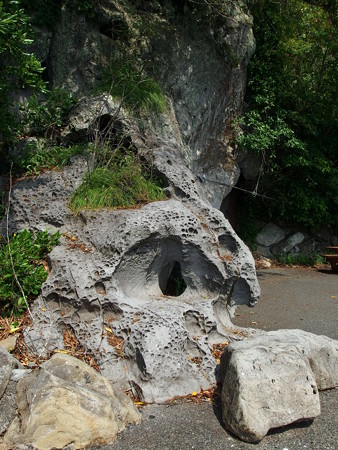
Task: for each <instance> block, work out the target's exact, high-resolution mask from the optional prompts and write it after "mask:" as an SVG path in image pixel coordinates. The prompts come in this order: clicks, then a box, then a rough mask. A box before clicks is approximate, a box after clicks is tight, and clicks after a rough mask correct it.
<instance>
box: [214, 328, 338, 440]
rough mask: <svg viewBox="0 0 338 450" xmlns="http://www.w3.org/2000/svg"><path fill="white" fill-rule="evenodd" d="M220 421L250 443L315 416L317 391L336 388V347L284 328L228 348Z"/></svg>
mask: <svg viewBox="0 0 338 450" xmlns="http://www.w3.org/2000/svg"><path fill="white" fill-rule="evenodd" d="M221 378H222V379H223V380H224V382H223V388H222V417H223V422H224V424H225V426H226V427H227V428H228V429H229V430H230V431H232V432H233V433H235V434H236V435H237V436H239V437H240V438H241V439H243V440H244V441H247V442H258V441H260V440H261V439H262V438H263V437H264V436H265V435H266V433H267V432H268V431H269V429H271V428H276V427H281V426H284V425H287V424H290V423H293V422H296V421H300V420H308V419H312V418H315V417H316V416H318V415H319V414H320V402H319V394H318V391H319V390H320V389H329V388H333V387H336V386H337V385H338V343H337V341H334V340H332V339H329V338H327V337H325V336H315V335H313V334H311V333H307V332H304V331H301V330H280V331H274V332H269V333H266V334H264V335H261V336H257V337H254V338H252V339H247V340H245V341H242V342H235V343H232V344H230V345H229V346H228V347H227V348H226V349H225V351H224V353H223V355H222V358H221Z"/></svg>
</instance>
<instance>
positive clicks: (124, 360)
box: [10, 1, 259, 401]
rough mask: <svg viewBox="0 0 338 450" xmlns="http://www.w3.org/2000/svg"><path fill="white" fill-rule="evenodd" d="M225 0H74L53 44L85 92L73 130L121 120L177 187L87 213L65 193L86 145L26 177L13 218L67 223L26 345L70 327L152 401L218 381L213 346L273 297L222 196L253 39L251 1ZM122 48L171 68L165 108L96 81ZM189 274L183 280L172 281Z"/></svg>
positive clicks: (58, 71)
mask: <svg viewBox="0 0 338 450" xmlns="http://www.w3.org/2000/svg"><path fill="white" fill-rule="evenodd" d="M221 3H222V5H221V7H222V9H221V11H216V14H214V11H213V12H212V13H210V14H205V12H206V10H205V8H207V9H208V6H207V5H206V4H204V3H203V4H201V5H199V6H198V7H197V6H196V4H195V3H194V2H190V1H187V2H182V4H181V3H180V4H178V3H177V2H173V1H165V2H157V1H151V2H147V7H144V4H143V2H129V1H126V2H115V1H113V2H112V1H109V2H108V1H102V2H100V4H99V5H97V8H96V10H95V11H96V12H95V14H96V16H95V19H91V20H89V19H88V17H85V16H84V15H81V14H77V13H75V11H74V10H73V9H71V8H68V6H65V7H64V8H62V11H61V15H60V20H59V22H58V23H57V24H55V27H54V29H53V31H51V32H50V33H51V35H50V34H49V35H48V40H46V41H45V42H48V43H49V44H48V46H49V50H48V49H47V48H46V44H45V43H44V44H43V48H42V49H41V52H40V53H41V55H45V56H46V61H45V63H46V65H47V70H48V74H49V77H50V81H51V83H52V85H54V86H61V87H63V88H65V89H66V90H71V91H73V92H75V93H76V94H77V95H78V96H81V95H84V94H85V95H86V97H84V98H83V99H82V100H80V101H79V104H78V106H77V107H76V109H75V110H74V111H73V113H72V114H71V116H70V117H69V120H68V124H67V126H66V127H65V128H64V129H63V130H62V133H61V136H60V140H61V141H62V142H63V143H64V144H70V143H74V142H79V141H80V142H81V141H87V140H88V138H92V137H93V131H94V130H98V132H102V126H103V127H104V124H107V123H113V126H112V127H111V129H112V130H115V131H114V132H115V133H118V134H120V135H121V134H122V135H123V136H124V139H125V141H126V143H127V144H128V147H129V146H132V148H133V149H134V150H135V151H137V152H138V154H139V155H141V157H142V158H145V159H146V160H147V161H148V162H149V163H150V164H151V165H152V167H153V170H154V172H156V173H157V174H158V176H159V177H160V178H161V179H162V180H163V182H164V184H165V186H166V189H165V191H166V194H167V197H168V200H166V201H163V202H159V203H153V204H150V205H147V206H144V207H143V208H140V209H137V210H133V211H131V210H130V211H127V210H122V211H100V212H98V211H95V212H88V211H83V212H81V213H80V214H78V215H77V216H76V217H74V216H73V215H72V214H71V212H70V211H69V209H68V208H67V201H68V199H69V197H70V195H71V193H72V192H73V191H74V189H75V188H76V187H77V186H78V185H79V184H80V183H81V179H82V176H83V175H84V173H85V172H86V170H87V168H88V161H87V160H85V159H84V158H82V159H81V158H77V159H76V158H75V159H73V161H72V164H71V165H70V166H69V167H66V168H65V169H64V170H63V171H62V172H50V173H45V174H43V175H40V176H39V177H37V178H36V179H30V180H23V181H21V182H20V183H18V184H17V185H16V186H15V187H14V188H13V192H12V201H11V211H10V212H11V214H10V229H11V231H18V230H20V229H23V228H30V229H49V230H50V231H55V230H59V231H61V232H62V233H63V234H64V237H63V238H62V242H61V245H60V247H58V248H56V249H54V251H53V252H52V253H51V254H50V257H49V264H50V269H51V270H50V276H49V278H48V280H47V282H46V283H45V284H44V286H43V288H42V293H41V296H40V297H39V298H38V299H37V301H36V302H35V303H34V305H33V306H32V313H33V316H34V321H33V324H32V326H31V327H30V329H28V330H27V331H26V334H25V340H26V343H27V345H28V347H29V348H30V350H31V351H32V352H33V353H36V354H40V353H43V354H45V353H47V352H48V351H53V350H55V349H62V348H63V346H64V342H63V333H64V331H65V330H67V329H69V328H71V329H72V332H73V333H74V334H75V336H76V339H77V340H78V341H79V343H80V345H82V346H83V347H84V348H85V349H86V350H87V351H89V352H90V353H91V354H92V355H93V356H94V357H95V358H96V359H97V362H98V364H99V366H100V369H101V370H102V372H103V373H104V374H105V375H106V376H107V377H108V378H109V379H111V380H114V381H116V382H119V383H120V384H121V385H123V386H128V387H130V385H131V386H132V388H133V390H134V393H135V395H137V396H139V397H141V398H144V399H145V400H146V401H161V400H164V399H167V398H169V397H172V396H174V395H185V394H187V393H189V392H191V391H194V390H196V391H198V390H199V389H200V388H207V387H210V386H211V385H212V384H213V382H214V379H215V375H214V370H215V367H216V361H215V360H214V358H213V357H212V348H213V345H214V344H216V343H219V342H223V341H224V340H227V339H228V337H229V335H231V334H232V330H233V329H234V327H233V325H232V324H231V321H230V317H231V315H232V314H233V312H234V309H235V308H236V306H237V305H239V304H248V305H250V306H253V305H254V304H255V302H256V301H257V299H258V297H259V286H258V282H257V279H256V274H255V267H254V261H253V258H252V256H251V254H250V252H249V250H248V249H247V247H246V246H245V245H244V244H243V242H242V241H241V240H240V239H239V238H238V237H237V236H236V234H235V233H234V231H233V229H232V228H231V226H230V225H229V223H228V221H227V220H226V219H225V218H224V215H223V214H222V213H221V212H220V211H219V210H218V208H220V206H221V203H222V201H223V199H224V197H226V195H227V194H228V193H229V192H230V190H231V188H232V186H233V185H234V184H235V183H236V181H237V179H238V176H239V169H238V166H237V164H236V163H235V160H234V157H233V151H232V147H231V142H232V140H233V138H234V131H233V127H232V124H233V120H234V119H235V118H236V117H237V115H238V113H239V111H240V109H241V104H242V99H243V94H244V86H245V78H246V66H247V63H248V60H249V58H250V56H251V54H252V52H253V49H254V39H253V35H252V28H251V25H252V23H251V17H250V15H249V13H248V11H247V7H246V3H245V2H244V1H243V2H242V1H239V2H233V1H227V2H221ZM209 12H210V11H209ZM121 49H123V52H126V53H128V52H129V51H131V49H132V50H133V52H134V53H133V54H132V57H133V58H135V60H136V61H137V62H138V63H139V65H140V66H145V67H146V70H148V72H149V73H150V72H151V76H154V77H155V78H156V80H158V81H159V83H160V84H161V86H162V87H163V90H164V92H165V94H166V96H167V101H168V107H167V111H166V112H165V113H163V114H153V113H150V112H149V113H146V114H144V113H143V114H136V116H137V117H136V118H135V117H133V114H132V113H131V112H130V111H129V112H128V111H125V110H124V108H123V107H124V106H125V105H124V104H123V102H122V103H121V102H116V101H114V100H113V99H112V97H111V96H110V95H108V94H106V95H98V96H89V95H88V92H89V91H90V90H91V89H92V88H93V87H94V85H95V83H97V81H98V80H99V79H100V77H101V76H102V71H103V70H104V68H107V67H109V66H110V63H111V60H112V59H114V58H116V57H121ZM206 55H208V59H207V61H206V59H205V56H206ZM129 56H130V55H129ZM145 62H147V63H145ZM151 68H152V70H150V69H151ZM109 121H110V122H109ZM94 144H95V143H94ZM90 165H91V164H90V163H89V166H90ZM70 239H73V240H70ZM74 242H75V243H74ZM173 279H175V280H176V281H175V280H173ZM177 280H178V282H179V283H180V284H181V285H183V286H184V287H185V288H184V289H183V291H184V292H183V291H182V290H181V291H180V292H179V294H176V292H175V289H173V288H170V289H169V285H172V284H173V282H174V283H177Z"/></svg>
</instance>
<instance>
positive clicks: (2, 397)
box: [0, 347, 22, 435]
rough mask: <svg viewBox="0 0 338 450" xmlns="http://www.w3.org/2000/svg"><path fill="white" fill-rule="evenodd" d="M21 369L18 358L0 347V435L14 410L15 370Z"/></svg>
mask: <svg viewBox="0 0 338 450" xmlns="http://www.w3.org/2000/svg"><path fill="white" fill-rule="evenodd" d="M20 369H22V365H21V364H20V363H19V361H18V360H16V359H15V358H13V356H11V355H10V354H9V353H8V352H7V351H6V350H4V349H3V348H2V347H0V435H2V434H3V433H4V432H5V431H6V430H7V428H8V427H9V425H10V424H11V422H12V420H13V419H14V417H15V412H16V395H15V390H16V379H15V376H14V375H15V371H16V370H20Z"/></svg>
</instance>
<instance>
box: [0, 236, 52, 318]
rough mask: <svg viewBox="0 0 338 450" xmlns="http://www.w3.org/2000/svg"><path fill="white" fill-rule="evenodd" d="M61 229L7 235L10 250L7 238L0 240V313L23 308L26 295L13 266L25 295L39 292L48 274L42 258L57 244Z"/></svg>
mask: <svg viewBox="0 0 338 450" xmlns="http://www.w3.org/2000/svg"><path fill="white" fill-rule="evenodd" d="M59 238H60V233H59V232H57V233H55V234H49V233H48V232H47V231H40V232H39V233H37V234H36V236H34V234H33V233H32V232H30V231H28V230H24V231H21V232H20V233H17V234H13V236H11V237H10V240H9V244H10V251H9V246H8V244H7V243H6V242H0V314H6V315H10V314H12V313H13V314H15V315H20V314H21V313H22V312H23V311H25V309H26V303H25V299H24V298H23V296H22V293H21V290H20V288H19V287H18V285H17V283H16V281H15V277H14V273H13V268H12V263H11V259H10V254H11V256H12V260H13V266H14V271H15V274H16V276H17V278H18V280H19V283H20V284H21V286H22V290H23V292H24V294H25V296H26V299H28V300H30V299H31V298H32V297H34V296H36V295H38V293H39V291H40V289H41V286H42V283H43V282H44V281H45V280H46V278H47V272H46V271H45V269H44V267H43V265H42V264H41V260H43V259H44V258H45V257H46V255H47V253H49V252H50V251H51V250H52V248H53V247H54V246H55V245H57V244H58V242H59Z"/></svg>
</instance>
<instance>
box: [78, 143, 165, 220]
mask: <svg viewBox="0 0 338 450" xmlns="http://www.w3.org/2000/svg"><path fill="white" fill-rule="evenodd" d="M163 199H164V194H163V189H162V187H161V185H160V184H159V182H158V181H157V180H156V179H154V178H153V177H152V176H151V173H150V172H149V171H147V170H146V168H145V166H144V165H142V164H141V161H140V160H139V158H138V157H137V156H136V155H134V154H133V153H132V152H131V151H125V152H123V151H121V150H119V151H116V152H115V154H114V156H113V158H112V160H111V162H110V164H109V166H106V167H100V166H99V167H96V168H95V169H94V170H93V172H92V173H91V174H90V173H87V174H86V175H85V178H84V180H83V183H82V184H81V186H79V187H78V189H77V190H76V191H75V192H74V193H73V194H72V196H71V198H70V200H69V207H70V209H71V210H72V211H74V212H75V213H77V212H79V211H80V210H81V209H83V208H89V209H101V208H132V207H135V206H137V205H140V204H144V203H148V202H151V201H156V200H163Z"/></svg>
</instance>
